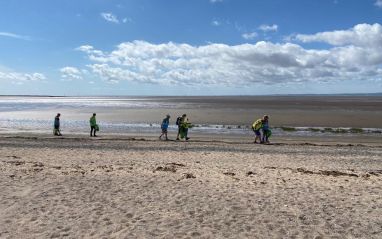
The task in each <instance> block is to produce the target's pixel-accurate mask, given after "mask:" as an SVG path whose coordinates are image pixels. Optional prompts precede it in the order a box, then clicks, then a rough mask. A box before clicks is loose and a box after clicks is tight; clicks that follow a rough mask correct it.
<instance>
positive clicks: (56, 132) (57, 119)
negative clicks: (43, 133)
mask: <svg viewBox="0 0 382 239" xmlns="http://www.w3.org/2000/svg"><path fill="white" fill-rule="evenodd" d="M60 116H61V114H60V113H58V114H57V115H56V117H55V118H54V128H53V135H55V136H62V134H61V131H60Z"/></svg>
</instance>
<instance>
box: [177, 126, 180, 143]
mask: <svg viewBox="0 0 382 239" xmlns="http://www.w3.org/2000/svg"><path fill="white" fill-rule="evenodd" d="M179 134H180V127H179V126H178V134H177V135H176V140H179Z"/></svg>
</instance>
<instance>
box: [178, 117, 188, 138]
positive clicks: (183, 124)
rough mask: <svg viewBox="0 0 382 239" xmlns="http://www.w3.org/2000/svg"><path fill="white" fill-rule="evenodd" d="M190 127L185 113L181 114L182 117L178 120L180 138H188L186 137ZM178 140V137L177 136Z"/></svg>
mask: <svg viewBox="0 0 382 239" xmlns="http://www.w3.org/2000/svg"><path fill="white" fill-rule="evenodd" d="M189 128H191V123H190V122H188V118H187V115H186V114H183V115H182V118H181V120H180V129H179V131H180V132H179V136H180V138H181V139H183V138H186V140H189V139H190V138H189V137H188V129H189ZM177 140H179V137H178V138H177Z"/></svg>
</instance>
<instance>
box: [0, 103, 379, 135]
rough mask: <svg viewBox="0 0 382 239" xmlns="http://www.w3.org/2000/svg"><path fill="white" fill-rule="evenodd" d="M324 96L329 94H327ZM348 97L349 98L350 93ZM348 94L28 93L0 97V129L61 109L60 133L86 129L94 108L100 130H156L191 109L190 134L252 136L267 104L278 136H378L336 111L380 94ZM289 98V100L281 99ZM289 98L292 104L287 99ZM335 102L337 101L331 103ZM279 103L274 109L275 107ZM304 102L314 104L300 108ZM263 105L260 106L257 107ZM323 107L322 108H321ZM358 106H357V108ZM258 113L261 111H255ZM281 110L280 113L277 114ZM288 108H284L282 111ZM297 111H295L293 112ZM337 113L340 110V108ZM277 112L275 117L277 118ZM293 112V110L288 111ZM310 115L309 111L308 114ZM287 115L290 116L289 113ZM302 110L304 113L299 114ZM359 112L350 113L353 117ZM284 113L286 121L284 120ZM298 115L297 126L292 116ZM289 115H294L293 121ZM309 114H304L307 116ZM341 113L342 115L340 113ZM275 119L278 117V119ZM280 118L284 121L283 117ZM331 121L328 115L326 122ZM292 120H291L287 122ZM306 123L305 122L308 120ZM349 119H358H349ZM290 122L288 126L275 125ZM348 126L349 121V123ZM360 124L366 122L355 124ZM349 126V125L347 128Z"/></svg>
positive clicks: (31, 125) (35, 128) (43, 122)
mask: <svg viewBox="0 0 382 239" xmlns="http://www.w3.org/2000/svg"><path fill="white" fill-rule="evenodd" d="M329 98H330V97H329ZM353 98H354V97H353ZM353 98H352V97H344V98H341V97H340V98H338V97H332V99H328V97H321V98H320V97H310V98H309V97H308V98H306V97H300V98H299V97H296V96H293V97H289V98H288V97H279V98H277V97H274V96H265V97H258V96H254V97H238V96H237V97H235V96H232V97H231V96H229V97H228V96H227V97H183V98H182V97H28V96H0V131H2V132H24V131H26V132H51V131H52V128H53V118H54V116H55V114H56V113H57V112H61V113H62V118H61V129H62V131H63V132H71V133H87V132H88V130H89V122H88V120H89V117H90V116H91V114H92V112H97V113H98V112H99V114H98V115H97V121H98V124H99V125H100V128H101V131H102V132H103V133H112V134H113V133H117V134H118V133H120V134H124V133H137V134H139V133H156V132H160V122H161V119H162V118H163V117H164V115H165V114H166V113H165V112H168V113H171V115H173V116H176V115H180V114H182V113H183V112H191V113H190V117H189V118H191V121H192V122H193V123H194V124H195V127H194V128H192V129H191V131H192V132H195V133H207V134H226V135H227V134H234V135H253V132H252V130H251V129H250V125H251V123H252V120H253V119H256V117H261V115H262V114H263V113H262V112H269V111H270V110H269V109H268V108H273V110H274V111H275V113H274V114H273V115H272V116H273V118H271V119H272V120H271V126H273V128H272V131H273V135H279V136H308V137H309V136H313V135H315V136H323V137H324V136H326V135H334V136H336V135H338V137H353V136H356V135H360V134H362V135H374V136H375V135H381V132H382V129H381V128H379V127H358V125H356V124H355V123H354V126H352V125H353V123H352V122H349V121H348V119H353V118H354V117H346V115H345V116H342V115H340V113H341V110H333V109H335V108H336V107H340V106H341V107H343V108H345V110H344V111H343V112H345V113H346V114H349V112H350V113H351V112H353V111H355V112H357V111H360V112H362V116H363V115H364V114H365V112H366V113H367V112H368V111H367V110H368V109H369V108H370V107H371V108H373V107H372V106H373V105H374V108H375V109H378V108H379V107H381V105H382V97H374V98H373V97H372V98H370V99H368V98H367V97H361V98H359V99H357V102H358V106H352V107H353V108H352V110H350V111H349V110H348V109H346V107H345V106H346V104H345V103H346V102H347V103H348V104H352V101H353V100H354V99H353ZM285 102H289V104H285ZM293 102H294V103H293ZM336 102H337V103H336ZM276 106H279V108H280V109H279V110H275V109H276ZM308 106H310V107H312V108H314V107H316V108H315V109H313V110H311V109H309V110H308V109H306V110H304V109H305V108H307V107H308ZM324 106H325V107H326V109H325V110H322V114H320V115H321V117H322V118H325V117H324V116H322V115H324V114H325V113H326V114H328V113H327V112H328V111H330V110H331V112H330V115H329V116H328V118H334V117H335V116H336V115H333V112H332V111H334V112H339V113H338V114H339V115H337V118H338V119H339V122H340V123H341V119H342V120H343V121H342V122H343V125H342V124H340V125H339V124H337V127H333V126H332V125H330V124H328V125H327V126H326V125H325V122H326V121H325V120H324V121H323V122H319V121H315V120H316V119H317V117H314V114H312V112H314V113H316V111H319V110H318V108H323V107H324ZM261 107H263V108H261ZM288 107H289V108H288ZM325 107H324V108H325ZM357 107H358V108H357ZM258 112H261V113H258ZM279 112H282V113H279ZM285 112H290V113H285ZM296 112H297V113H296ZM343 112H342V113H343ZM277 113H279V114H280V115H281V116H280V117H278V116H277ZM369 113H370V115H371V116H369V120H368V121H367V122H372V121H373V120H377V118H378V117H379V114H380V112H378V111H370V112H369ZM293 114H294V115H293ZM310 114H312V115H310ZM290 115H292V116H290ZM305 115H307V116H305ZM358 115H359V114H357V113H355V114H354V116H358ZM288 116H289V117H291V118H292V121H288ZM302 116H303V117H307V118H306V119H304V120H303V121H301V122H303V123H304V124H303V125H300V124H299V122H300V121H298V120H299V119H301V117H302ZM293 117H295V118H296V119H295V120H294V119H293ZM309 117H310V118H309ZM341 117H342V118H341ZM175 118H176V117H173V118H171V121H170V123H171V125H170V127H169V131H170V132H174V133H175V132H176V131H177V126H176V125H175V120H176V119H175ZM280 119H281V120H280ZM283 120H284V121H283ZM332 121H333V120H328V122H329V123H331V122H332ZM290 122H292V123H293V124H291V123H290ZM309 122H311V124H310V123H309ZM354 122H359V120H357V119H355V121H354ZM285 125H292V126H293V127H290V128H282V127H281V126H285ZM349 125H351V126H350V127H349ZM361 125H363V126H370V125H372V124H370V125H367V124H361ZM352 128H353V129H352Z"/></svg>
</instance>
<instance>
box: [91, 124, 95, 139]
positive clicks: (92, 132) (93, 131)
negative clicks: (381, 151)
mask: <svg viewBox="0 0 382 239" xmlns="http://www.w3.org/2000/svg"><path fill="white" fill-rule="evenodd" d="M95 133H96V130H95V127H94V126H91V127H90V137H92V136H93V135H94V136H96V134H95Z"/></svg>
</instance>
